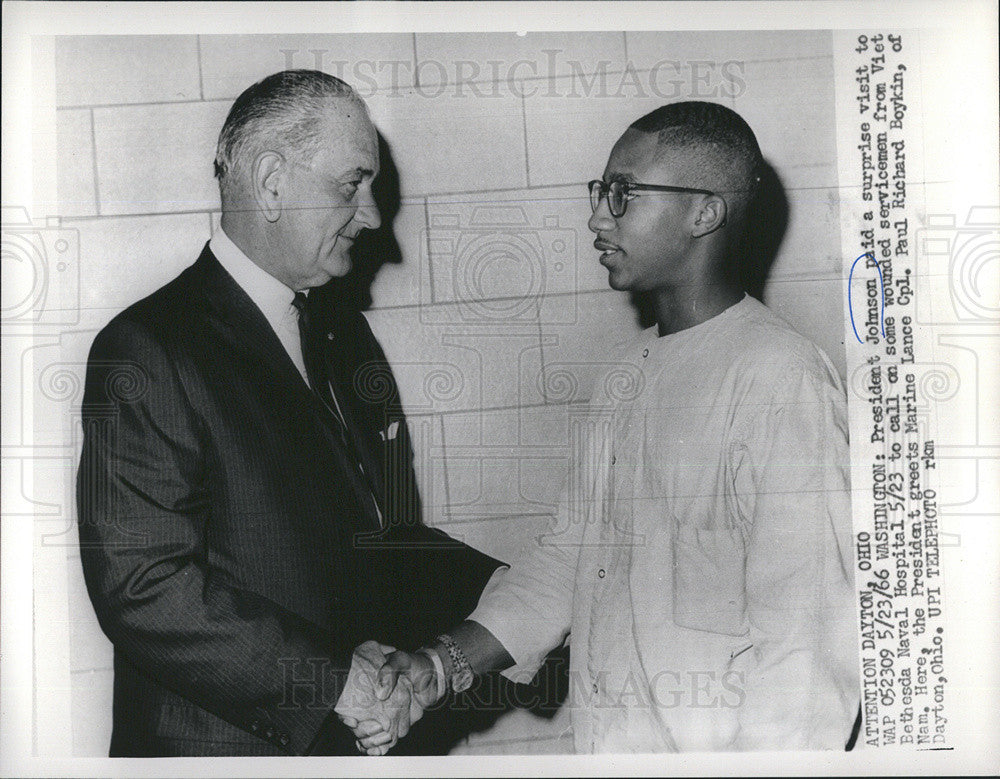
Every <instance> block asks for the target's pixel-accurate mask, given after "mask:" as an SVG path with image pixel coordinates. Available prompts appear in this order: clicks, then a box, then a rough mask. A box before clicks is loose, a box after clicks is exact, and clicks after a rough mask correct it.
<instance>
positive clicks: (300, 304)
mask: <svg viewBox="0 0 1000 779" xmlns="http://www.w3.org/2000/svg"><path fill="white" fill-rule="evenodd" d="M308 302H309V298H308V296H307V295H306V293H305V292H296V293H295V297H294V298H292V305H293V306H295V310H296V311H298V312H299V316H302V315H303V314H304V313H305V311H306V305H307V303H308Z"/></svg>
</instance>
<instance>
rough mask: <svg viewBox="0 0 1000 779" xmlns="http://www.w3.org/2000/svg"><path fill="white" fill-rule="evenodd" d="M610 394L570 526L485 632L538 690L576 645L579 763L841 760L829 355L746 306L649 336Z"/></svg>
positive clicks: (556, 534)
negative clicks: (706, 757)
mask: <svg viewBox="0 0 1000 779" xmlns="http://www.w3.org/2000/svg"><path fill="white" fill-rule="evenodd" d="M599 385H600V386H598V387H597V388H596V389H595V392H594V400H593V401H592V403H591V405H590V407H589V409H586V410H584V409H579V410H577V411H572V410H571V412H570V420H571V426H575V428H576V430H575V433H573V432H571V435H572V436H574V438H576V439H577V440H579V441H582V442H585V443H584V445H582V446H580V448H579V450H578V451H576V452H574V454H573V455H572V456H573V457H574V463H573V466H572V470H571V476H572V478H571V479H570V482H569V486H568V487H567V489H566V491H565V492H564V497H563V499H562V501H561V503H560V508H559V511H558V513H557V516H556V518H555V521H554V524H553V528H552V529H551V531H550V532H549V534H548V535H547V536H542V537H540V538H537V539H532V540H531V541H530V542H529V543H528V545H527V548H526V549H525V552H524V554H522V555H519V556H517V557H516V558H515V562H514V564H513V565H512V567H511V568H510V569H509V570H507V571H503V572H500V573H497V574H496V575H495V578H494V580H492V581H491V585H492V586H490V587H487V589H486V590H485V591H484V594H483V596H482V597H481V599H480V601H479V606H478V608H477V609H476V611H475V612H473V614H472V615H471V616H470V619H472V620H474V621H476V622H478V623H480V624H481V625H483V626H484V627H486V628H487V629H488V630H489V631H490V632H492V633H493V635H495V636H496V637H497V638H498V639H499V640H500V642H501V643H502V644H503V646H504V647H505V648H506V649H507V651H508V652H509V653H510V655H511V656H512V657H513V658H514V660H515V661H516V662H517V666H515V668H514V669H512V670H511V671H509V672H507V673H508V675H511V676H514V678H517V676H516V675H517V674H518V673H521V674H523V676H522V677H521V679H522V680H525V679H530V677H531V676H532V675H533V674H534V673H535V671H536V670H537V669H538V667H539V665H540V664H541V662H542V660H543V659H544V657H545V655H546V653H547V652H548V651H550V650H551V649H552V648H554V647H556V646H558V645H560V644H561V643H562V642H563V640H564V638H565V636H566V634H567V632H569V633H570V647H571V650H570V692H569V696H570V700H569V702H568V703H569V706H570V711H571V718H572V722H573V734H574V742H575V746H576V751H577V752H584V753H586V752H676V751H720V750H748V749H751V750H752V749H757V750H772V749H841V750H842V749H843V748H844V744H845V743H846V741H847V739H848V736H849V734H850V731H851V725H852V723H853V721H854V717H855V714H856V712H857V707H858V701H859V689H860V680H859V661H858V653H857V639H856V635H855V629H854V628H855V626H854V621H855V620H854V615H855V610H856V602H855V593H854V576H853V563H852V561H853V548H852V544H851V539H852V536H851V504H850V489H849V480H848V465H849V457H848V450H847V416H846V397H845V391H844V386H843V383H842V382H841V380H840V377H839V376H838V375H837V373H836V371H835V370H834V369H833V367H832V366H831V364H830V362H829V360H828V359H827V358H826V356H825V355H823V354H822V352H820V351H819V350H818V349H817V348H816V347H815V346H813V345H812V344H811V343H810V342H809V341H807V340H806V339H805V338H803V337H801V336H799V335H798V334H796V333H795V332H794V331H792V330H791V328H789V327H788V326H787V325H786V324H785V323H784V322H782V321H781V320H780V319H779V318H778V317H776V316H775V315H774V314H772V313H771V312H770V311H768V309H767V308H765V307H764V306H763V305H761V304H760V303H758V302H757V301H756V300H754V299H752V298H749V297H745V298H744V299H743V300H742V301H741V302H740V303H737V304H736V305H734V306H732V307H730V308H729V309H727V310H726V311H724V312H723V313H722V314H720V315H719V316H717V317H714V318H713V319H711V320H709V321H708V322H704V323H702V324H700V325H697V326H696V327H692V328H690V329H687V330H683V331H681V332H679V333H674V334H670V335H667V336H664V337H657V333H656V329H655V327H654V328H651V329H650V330H647V331H645V332H644V333H642V334H641V335H640V336H639V337H638V338H637V339H636V340H635V341H633V342H632V344H631V345H630V346H629V347H628V348H627V350H626V354H625V357H624V359H623V360H622V362H621V365H620V367H619V368H618V369H616V370H614V371H611V372H610V373H609V374H608V376H607V377H606V379H605V380H604V381H603V382H599ZM577 434H578V435H577Z"/></svg>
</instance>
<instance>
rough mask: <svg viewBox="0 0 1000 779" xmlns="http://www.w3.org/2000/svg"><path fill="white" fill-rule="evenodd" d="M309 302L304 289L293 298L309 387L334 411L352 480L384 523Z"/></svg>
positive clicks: (337, 429)
mask: <svg viewBox="0 0 1000 779" xmlns="http://www.w3.org/2000/svg"><path fill="white" fill-rule="evenodd" d="M308 301H309V298H308V297H307V296H306V294H305V293H304V292H296V293H295V298H294V299H293V300H292V305H293V306H294V307H295V309H296V311H298V312H299V340H300V342H301V344H302V361H303V362H304V363H305V366H306V376H307V377H308V379H309V386H310V388H311V389H312V391H313V392H315V393H316V394H317V395H318V396H319V398H320V400H322V401H323V405H325V406H326V408H327V409H328V410H329V411H330V415H331V416H332V417H333V419H334V420H335V422H334V425H333V427H334V428H335V429H336V432H337V436H338V437H339V439H340V443H341V444H342V445H343V447H344V449H345V451H346V452H347V455H348V457H349V458H350V460H351V461H352V462H351V466H352V467H350V468H349V471H350V473H349V474H348V475H349V477H350V478H351V481H352V482H354V486H355V488H356V489H357V490H358V494H359V495H360V497H361V499H362V502H365V503H367V502H369V501H371V504H372V505H371V508H372V509H373V511H374V514H375V516H376V517H377V518H379V522H380V523H381V516H382V514H381V511H380V510H379V508H378V501H376V500H375V494H374V492H373V491H372V485H371V483H370V482H369V481H368V478H367V476H366V475H365V471H364V468H363V467H362V466H361V456H360V455H359V453H358V450H357V447H356V445H355V442H354V437H353V436H352V435H351V433H350V431H349V430H348V429H347V423H346V421H345V420H344V416H343V414H342V413H341V411H340V406H339V405H338V403H337V399H336V397H335V396H334V394H333V387H332V386H331V383H330V377H329V376H327V372H326V363H325V360H324V358H323V348H322V347H323V342H322V340H319V339H317V333H315V332H313V328H312V327H311V323H310V321H309V305H308Z"/></svg>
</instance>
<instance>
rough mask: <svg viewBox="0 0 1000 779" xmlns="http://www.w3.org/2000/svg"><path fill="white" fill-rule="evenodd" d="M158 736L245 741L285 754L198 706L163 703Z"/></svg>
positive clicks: (228, 741)
mask: <svg viewBox="0 0 1000 779" xmlns="http://www.w3.org/2000/svg"><path fill="white" fill-rule="evenodd" d="M156 735H157V737H158V738H164V739H171V740H178V741H205V742H212V743H216V744H244V745H247V746H263V747H269V748H270V749H271V750H273V751H274V753H275V754H284V753H282V752H279V751H278V750H277V749H274V748H273V747H270V745H269V744H268V743H267V742H266V741H264V740H262V739H260V738H257V736H255V735H253V734H252V733H248V732H247V731H245V730H243V729H241V728H238V727H236V726H235V725H231V724H230V723H228V722H226V721H225V720H224V719H222V718H221V717H217V716H215V715H214V714H212V713H211V712H210V711H205V709H203V708H201V707H200V706H189V705H185V704H178V703H164V704H163V705H162V706H161V707H160V721H159V722H157V723H156Z"/></svg>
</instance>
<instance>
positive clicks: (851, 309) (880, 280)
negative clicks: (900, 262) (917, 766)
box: [847, 252, 885, 344]
mask: <svg viewBox="0 0 1000 779" xmlns="http://www.w3.org/2000/svg"><path fill="white" fill-rule="evenodd" d="M865 257H871V258H872V262H874V263H875V270H877V271H878V287H879V290H880V291H881V293H882V305H881V306H880V307H879V312H878V321H879V325H880V327H881V330H882V337H883V338H885V280H884V279H883V278H882V266H881V265H879V264H878V261H877V260H876V259H875V253H874V252H865V253H864V254H862V255H860V256H859V257H857V258H856V259H855V260H854V262H853V263H852V264H851V273H850V275H848V277H847V311H848V313H849V314H850V317H851V329H852V330H854V337H855V338H857V339H858V343H859V344H863V343H864V341H863V340H862V338H861V336H860V335H858V328H857V326H856V325H855V324H854V305H853V303H852V302H851V297H852V295H851V290H852V287H851V282H852V281H853V280H854V267H855V266H856V265H857V264H858V262H859V261H860V260H862V259H864V258H865Z"/></svg>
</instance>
